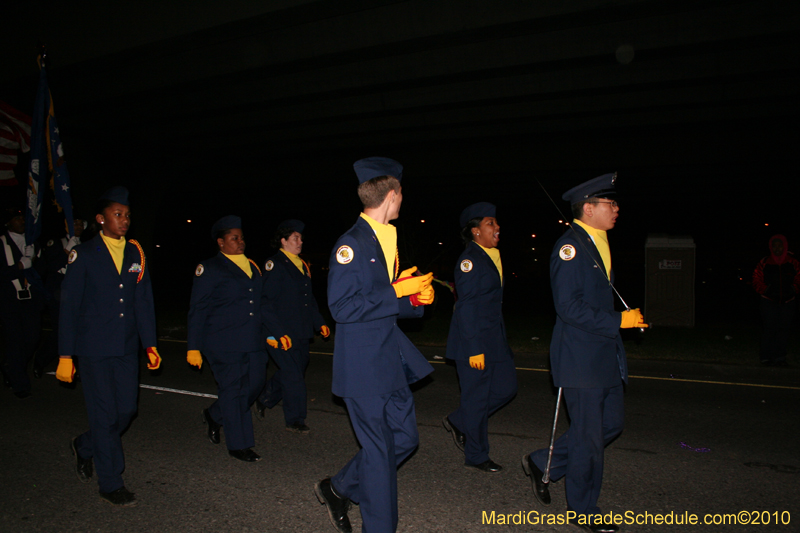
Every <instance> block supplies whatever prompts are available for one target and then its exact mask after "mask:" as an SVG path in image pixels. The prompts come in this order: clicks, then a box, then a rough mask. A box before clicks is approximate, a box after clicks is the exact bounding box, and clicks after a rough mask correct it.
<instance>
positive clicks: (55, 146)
mask: <svg viewBox="0 0 800 533" xmlns="http://www.w3.org/2000/svg"><path fill="white" fill-rule="evenodd" d="M42 70H44V69H42ZM47 124H48V133H49V136H48V138H49V140H50V153H48V154H47V155H48V159H49V162H50V169H51V170H52V171H53V180H52V181H51V182H50V186H51V188H52V189H53V194H54V195H55V197H56V205H57V206H58V210H59V211H64V217H66V219H67V232H68V233H69V236H70V237H72V236H73V235H75V226H74V220H73V218H72V197H71V195H70V192H69V188H70V184H69V172H67V162H66V161H65V160H64V149H63V147H62V145H61V136H60V135H59V132H58V122H56V115H55V111H54V109H53V97H52V96H51V97H50V113H49V114H48V117H47Z"/></svg>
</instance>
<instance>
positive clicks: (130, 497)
mask: <svg viewBox="0 0 800 533" xmlns="http://www.w3.org/2000/svg"><path fill="white" fill-rule="evenodd" d="M100 497H101V498H103V499H104V500H106V501H107V502H109V503H111V504H113V505H120V506H122V507H134V506H135V505H136V504H137V503H139V502H137V501H136V495H135V494H134V493H132V492H129V491H128V489H126V488H125V487H122V488H121V489H117V490H115V491H112V492H101V493H100Z"/></svg>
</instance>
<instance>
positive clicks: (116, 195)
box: [100, 185, 130, 205]
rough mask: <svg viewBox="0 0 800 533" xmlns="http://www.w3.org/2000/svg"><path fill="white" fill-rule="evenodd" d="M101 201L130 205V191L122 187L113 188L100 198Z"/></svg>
mask: <svg viewBox="0 0 800 533" xmlns="http://www.w3.org/2000/svg"><path fill="white" fill-rule="evenodd" d="M100 199H101V200H110V201H112V202H117V203H118V204H122V205H130V204H129V203H128V189H126V188H125V187H122V186H120V185H118V186H116V187H111V188H110V189H108V190H107V191H106V192H104V193H103V195H102V196H101V197H100Z"/></svg>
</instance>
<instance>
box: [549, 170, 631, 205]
mask: <svg viewBox="0 0 800 533" xmlns="http://www.w3.org/2000/svg"><path fill="white" fill-rule="evenodd" d="M616 181H617V173H616V172H612V173H611V174H603V175H602V176H597V177H596V178H593V179H590V180H589V181H585V182H583V183H581V184H580V185H576V186H575V187H573V188H571V189H570V190H568V191H567V192H565V193H564V194H563V195H562V196H561V199H562V200H566V201H567V202H569V203H570V205H572V204H577V203H579V202H584V201H586V200H588V199H590V198H609V197H611V196H615V195H616V194H617V190H616V188H615V187H614V185H615V183H616Z"/></svg>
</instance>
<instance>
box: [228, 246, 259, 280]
mask: <svg viewBox="0 0 800 533" xmlns="http://www.w3.org/2000/svg"><path fill="white" fill-rule="evenodd" d="M220 253H221V254H222V255H224V256H225V257H227V258H228V259H230V260H231V261H233V263H234V264H235V265H236V266H238V267H239V268H241V269H242V272H244V273H245V274H247V277H248V278H252V277H253V269H252V268H250V260H249V259H248V258H247V256H246V255H244V254H235V255H228V254H225V253H222V252H220Z"/></svg>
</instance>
